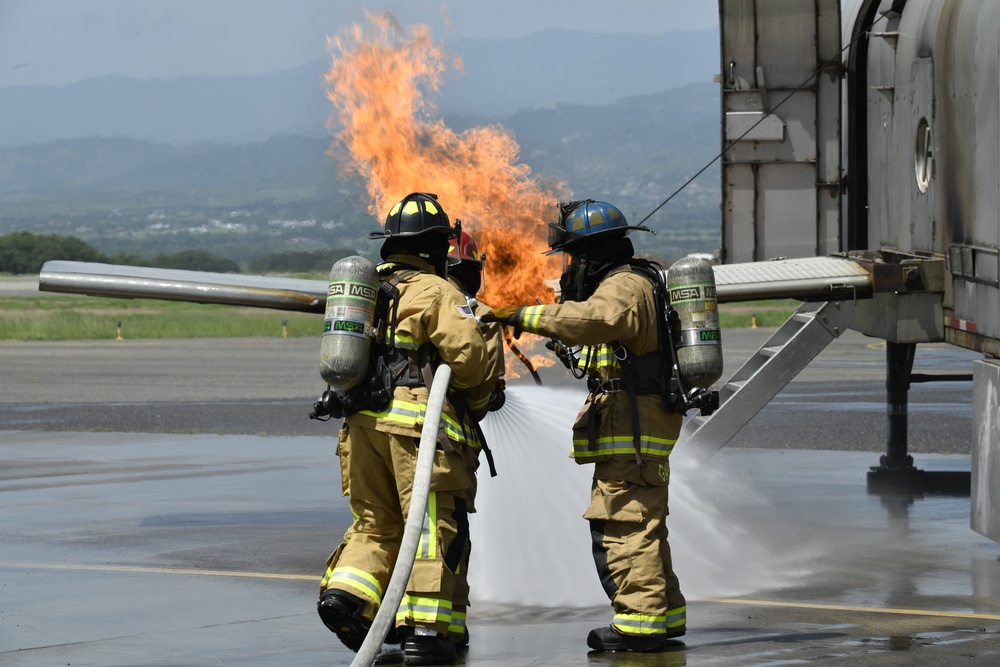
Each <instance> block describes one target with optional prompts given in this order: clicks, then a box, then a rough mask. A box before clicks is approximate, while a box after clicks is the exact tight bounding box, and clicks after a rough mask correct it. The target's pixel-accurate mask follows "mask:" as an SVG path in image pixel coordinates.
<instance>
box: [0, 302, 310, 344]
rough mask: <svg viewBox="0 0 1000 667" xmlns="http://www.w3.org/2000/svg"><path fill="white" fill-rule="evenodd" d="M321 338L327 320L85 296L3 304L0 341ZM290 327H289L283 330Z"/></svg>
mask: <svg viewBox="0 0 1000 667" xmlns="http://www.w3.org/2000/svg"><path fill="white" fill-rule="evenodd" d="M119 322H121V335H122V337H123V338H129V339H134V338H235V337H243V336H263V337H281V336H283V335H285V334H286V333H287V335H288V337H298V336H319V335H320V334H321V332H322V327H323V317H322V315H319V314H309V313H295V312H285V311H277V310H267V309H261V308H242V307H237V306H218V305H202V304H195V303H186V302H178V301H158V300H154V299H106V298H98V297H81V296H70V295H61V296H44V297H8V298H4V299H0V340H99V339H105V338H117V336H118V323H119ZM284 323H287V324H284Z"/></svg>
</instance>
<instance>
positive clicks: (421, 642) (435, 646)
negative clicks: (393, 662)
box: [403, 628, 456, 665]
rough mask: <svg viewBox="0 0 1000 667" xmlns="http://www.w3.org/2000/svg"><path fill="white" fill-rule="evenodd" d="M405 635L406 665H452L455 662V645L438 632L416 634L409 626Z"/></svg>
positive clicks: (404, 659) (404, 651) (404, 657)
mask: <svg viewBox="0 0 1000 667" xmlns="http://www.w3.org/2000/svg"><path fill="white" fill-rule="evenodd" d="M407 630H408V632H406V633H405V634H404V636H403V662H404V664H406V665H450V664H452V663H454V662H455V658H456V653H455V645H454V644H452V643H451V640H450V639H448V638H447V637H445V636H443V635H438V634H431V635H425V634H419V635H418V634H416V633H415V632H414V631H413V629H411V628H407Z"/></svg>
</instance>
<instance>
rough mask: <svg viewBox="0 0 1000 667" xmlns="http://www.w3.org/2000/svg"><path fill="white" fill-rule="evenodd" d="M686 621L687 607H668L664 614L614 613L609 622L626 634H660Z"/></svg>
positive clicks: (682, 624)
mask: <svg viewBox="0 0 1000 667" xmlns="http://www.w3.org/2000/svg"><path fill="white" fill-rule="evenodd" d="M686 623H687V607H686V606H684V607H678V608H677V609H670V610H668V611H667V613H666V614H662V615H657V616H652V615H649V614H615V617H614V618H613V619H612V620H611V624H612V625H614V626H615V627H616V628H618V629H619V630H621V631H622V632H623V633H625V634H627V635H662V634H664V633H665V632H666V631H667V629H672V628H679V627H683V626H684V625H685V624H686Z"/></svg>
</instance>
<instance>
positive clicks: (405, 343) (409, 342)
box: [392, 333, 420, 350]
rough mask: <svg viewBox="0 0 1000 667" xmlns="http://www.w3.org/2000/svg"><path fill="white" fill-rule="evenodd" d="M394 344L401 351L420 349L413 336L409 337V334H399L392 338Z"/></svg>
mask: <svg viewBox="0 0 1000 667" xmlns="http://www.w3.org/2000/svg"><path fill="white" fill-rule="evenodd" d="M392 344H393V345H395V346H396V347H398V348H399V349H401V350H416V349H417V348H419V347H420V345H418V344H417V341H416V340H415V339H414V338H413V336H408V335H407V334H401V333H397V334H394V335H393V337H392Z"/></svg>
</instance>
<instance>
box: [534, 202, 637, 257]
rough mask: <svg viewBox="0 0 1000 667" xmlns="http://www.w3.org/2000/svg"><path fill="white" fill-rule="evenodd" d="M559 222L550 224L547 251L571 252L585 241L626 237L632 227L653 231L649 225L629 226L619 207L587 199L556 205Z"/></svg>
mask: <svg viewBox="0 0 1000 667" xmlns="http://www.w3.org/2000/svg"><path fill="white" fill-rule="evenodd" d="M559 212H560V215H559V222H554V223H550V224H549V248H550V249H551V250H550V252H559V251H565V252H573V250H574V249H575V248H577V247H579V246H580V245H582V243H583V242H585V241H590V240H592V239H594V238H602V237H608V236H611V235H620V236H626V235H628V233H629V232H630V231H632V230H633V229H639V230H642V231H647V232H650V231H652V230H651V229H649V228H648V227H642V226H638V227H636V226H631V225H629V224H628V221H627V220H626V219H625V214H624V213H622V211H621V209H620V208H618V207H617V206H615V205H613V204H609V203H607V202H603V201H595V200H593V199H586V200H583V201H572V202H565V203H562V204H559Z"/></svg>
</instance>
